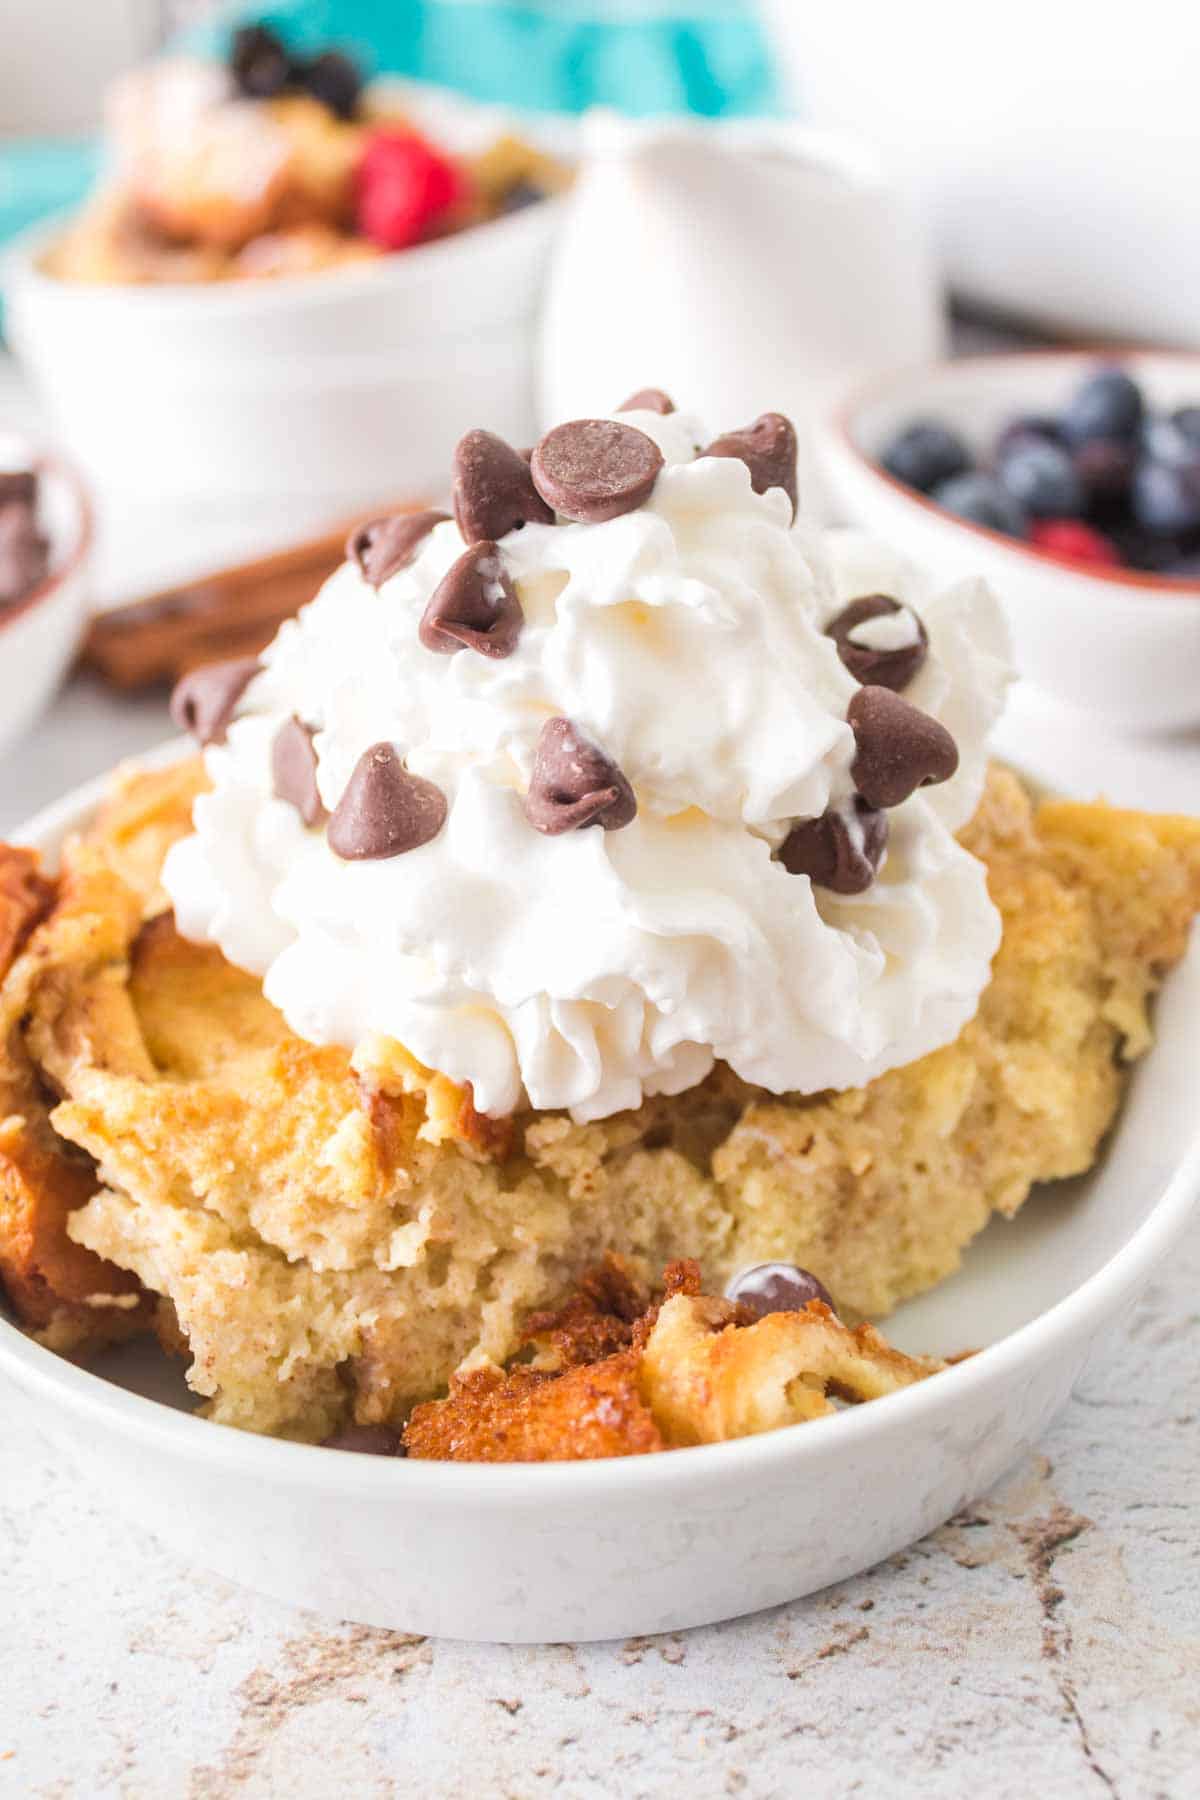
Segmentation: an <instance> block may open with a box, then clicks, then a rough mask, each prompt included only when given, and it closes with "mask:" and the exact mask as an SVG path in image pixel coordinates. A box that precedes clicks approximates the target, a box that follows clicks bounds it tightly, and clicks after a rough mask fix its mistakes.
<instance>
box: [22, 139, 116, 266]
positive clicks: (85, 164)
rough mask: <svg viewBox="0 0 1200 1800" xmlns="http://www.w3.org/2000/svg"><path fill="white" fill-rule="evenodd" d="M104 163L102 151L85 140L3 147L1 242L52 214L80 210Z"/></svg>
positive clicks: (29, 141)
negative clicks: (100, 152) (75, 207)
mask: <svg viewBox="0 0 1200 1800" xmlns="http://www.w3.org/2000/svg"><path fill="white" fill-rule="evenodd" d="M99 160H100V159H99V154H98V150H97V146H96V145H95V144H92V143H88V142H86V141H83V140H78V141H71V140H66V139H47V138H19V139H17V140H15V141H14V142H12V143H7V144H6V143H0V242H3V240H4V239H5V238H10V237H14V236H15V235H16V233H17V232H18V231H24V229H25V227H26V226H27V225H33V224H35V223H36V222H37V220H38V219H41V218H45V217H46V216H47V215H48V214H50V213H54V212H66V211H68V210H69V209H70V208H71V207H73V206H78V204H79V202H80V201H81V200H82V199H83V196H84V195H85V194H86V193H87V191H88V189H89V188H90V187H91V185H92V183H93V181H94V180H95V179H96V170H97V167H98V165H99Z"/></svg>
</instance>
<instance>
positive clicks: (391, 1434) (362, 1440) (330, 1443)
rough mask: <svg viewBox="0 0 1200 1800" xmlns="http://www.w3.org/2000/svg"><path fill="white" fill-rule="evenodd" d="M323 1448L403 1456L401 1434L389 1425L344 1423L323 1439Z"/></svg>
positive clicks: (364, 1453)
mask: <svg viewBox="0 0 1200 1800" xmlns="http://www.w3.org/2000/svg"><path fill="white" fill-rule="evenodd" d="M321 1448H322V1449H323V1450H354V1451H356V1452H357V1453H358V1455H359V1456H401V1455H403V1451H402V1450H401V1448H400V1434H399V1432H396V1431H392V1430H391V1429H390V1427H388V1426H387V1425H343V1426H342V1428H341V1430H340V1431H335V1432H334V1433H333V1435H332V1436H331V1437H327V1438H322V1439H321Z"/></svg>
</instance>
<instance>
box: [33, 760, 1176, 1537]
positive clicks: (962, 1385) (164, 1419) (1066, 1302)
mask: <svg viewBox="0 0 1200 1800" xmlns="http://www.w3.org/2000/svg"><path fill="white" fill-rule="evenodd" d="M191 748H192V747H191V746H190V744H186V743H185V741H183V740H180V739H178V738H176V739H172V740H170V741H169V742H168V743H165V744H162V745H160V746H158V747H157V748H155V749H153V750H151V751H149V752H146V753H144V754H143V755H141V756H140V757H138V758H136V759H131V760H134V761H136V762H137V763H138V764H139V765H142V766H150V767H161V766H164V765H166V764H168V763H170V762H173V761H175V760H178V759H179V757H180V756H181V754H183V753H184V751H185V749H186V750H187V751H190V750H191ZM111 775H112V771H109V772H108V773H106V774H104V775H101V776H98V777H96V778H94V779H93V780H91V781H88V782H86V783H84V784H83V785H82V786H80V787H78V788H75V789H73V790H72V791H71V792H70V793H68V794H67V795H65V796H64V797H63V798H62V799H60V800H58V801H56V802H54V803H53V804H51V805H50V806H48V807H46V808H43V809H42V810H41V811H40V812H39V813H37V814H36V815H35V816H34V817H33V818H32V819H30V820H28V821H27V822H26V823H25V824H24V825H22V826H20V827H18V828H17V830H16V832H15V833H14V838H13V841H14V842H26V843H31V844H32V845H33V846H34V847H35V848H45V847H46V845H47V844H51V845H55V846H57V842H58V840H60V839H61V838H62V837H64V836H65V835H66V833H67V832H69V831H71V830H72V829H75V828H76V827H78V826H79V825H81V824H82V823H83V822H84V821H85V820H86V819H87V818H88V817H89V816H90V814H91V813H93V812H94V811H95V809H96V807H97V806H98V804H99V803H100V801H101V799H102V797H103V795H104V794H105V792H106V791H107V789H108V785H109V782H110V780H111ZM1185 960H1187V961H1192V960H1196V961H1200V930H1197V929H1196V928H1195V927H1194V928H1193V932H1192V937H1191V943H1190V947H1189V950H1188V952H1187V954H1186V958H1185ZM1118 1129H1119V1125H1118ZM1193 1133H1194V1135H1193V1138H1192V1141H1191V1143H1190V1144H1189V1146H1188V1148H1187V1150H1186V1151H1185V1153H1184V1155H1183V1157H1182V1158H1181V1159H1180V1161H1179V1162H1178V1164H1177V1165H1176V1167H1175V1169H1174V1170H1173V1171H1172V1173H1171V1175H1170V1176H1169V1177H1168V1179H1167V1181H1166V1184H1165V1186H1164V1187H1163V1189H1162V1191H1161V1193H1160V1194H1159V1196H1158V1198H1157V1199H1156V1200H1155V1202H1154V1204H1153V1206H1152V1207H1151V1209H1150V1211H1149V1212H1148V1213H1147V1215H1146V1217H1145V1218H1144V1219H1143V1220H1142V1222H1141V1224H1140V1225H1139V1226H1138V1227H1137V1228H1136V1229H1135V1231H1134V1232H1133V1234H1132V1236H1131V1237H1129V1238H1128V1239H1127V1241H1126V1242H1125V1243H1124V1244H1123V1245H1121V1246H1120V1247H1119V1248H1118V1249H1117V1250H1115V1251H1114V1252H1113V1253H1112V1255H1111V1256H1109V1257H1108V1258H1107V1260H1106V1261H1105V1262H1104V1263H1102V1264H1101V1266H1100V1268H1099V1269H1097V1270H1095V1271H1094V1272H1093V1273H1092V1274H1091V1275H1089V1276H1088V1277H1087V1278H1086V1279H1085V1280H1084V1281H1082V1282H1081V1283H1080V1284H1079V1286H1078V1287H1075V1288H1073V1289H1072V1290H1071V1291H1070V1292H1069V1293H1067V1294H1064V1295H1063V1296H1062V1298H1061V1299H1059V1300H1056V1301H1055V1302H1054V1304H1053V1305H1052V1306H1050V1307H1048V1308H1047V1309H1046V1311H1045V1312H1042V1313H1039V1314H1037V1316H1036V1317H1034V1318H1032V1319H1030V1320H1028V1321H1027V1323H1026V1324H1024V1325H1021V1326H1018V1327H1017V1329H1016V1330H1015V1331H1011V1332H1008V1333H1007V1334H1006V1335H1005V1336H1004V1337H1001V1338H999V1339H997V1340H996V1342H995V1343H993V1344H989V1345H987V1346H985V1347H984V1348H983V1349H981V1350H979V1351H977V1352H975V1353H974V1354H973V1355H971V1356H968V1357H966V1358H965V1359H964V1360H963V1361H961V1362H957V1363H952V1364H951V1365H950V1366H949V1367H947V1368H945V1369H943V1370H941V1371H939V1373H938V1374H937V1375H936V1376H934V1377H933V1378H931V1379H930V1380H927V1381H920V1382H917V1383H915V1384H914V1385H913V1386H912V1387H908V1388H903V1389H901V1390H900V1391H899V1392H898V1393H894V1394H888V1395H884V1396H883V1397H882V1398H880V1399H877V1400H872V1401H870V1402H869V1403H868V1404H865V1405H862V1406H857V1407H851V1408H847V1409H846V1410H844V1411H842V1412H839V1413H835V1414H832V1415H830V1416H828V1417H825V1418H821V1419H813V1420H808V1421H805V1422H802V1423H800V1424H796V1425H785V1426H781V1427H779V1428H777V1429H776V1430H774V1431H766V1432H762V1433H759V1434H758V1435H756V1436H753V1437H746V1438H736V1439H732V1440H729V1441H727V1442H724V1443H718V1444H698V1445H692V1446H688V1447H686V1448H683V1449H678V1450H672V1451H670V1452H667V1453H659V1454H652V1455H646V1456H628V1457H601V1458H596V1459H595V1460H592V1461H587V1462H561V1463H456V1462H435V1461H425V1460H417V1459H414V1460H411V1461H410V1460H408V1459H406V1458H390V1457H373V1456H354V1455H348V1454H342V1455H329V1454H324V1453H323V1450H322V1446H320V1445H314V1444H301V1443H293V1442H289V1441H286V1440H283V1439H279V1438H269V1437H263V1436H260V1435H258V1434H256V1433H252V1432H246V1431H241V1430H238V1429H237V1428H235V1427H233V1426H227V1425H218V1424H216V1423H215V1422H214V1421H212V1420H209V1419H202V1418H199V1417H197V1416H195V1415H194V1414H191V1413H184V1412H180V1411H178V1410H176V1409H174V1408H172V1407H169V1406H166V1405H164V1404H162V1403H161V1402H159V1401H156V1400H151V1399H148V1398H147V1397H145V1396H143V1395H141V1394H135V1393H130V1392H129V1391H128V1390H127V1389H125V1388H122V1387H119V1386H118V1385H117V1384H116V1383H115V1382H112V1381H109V1380H107V1379H106V1378H105V1377H104V1376H103V1375H98V1374H95V1373H93V1372H92V1371H91V1370H90V1369H87V1368H84V1367H81V1366H79V1365H78V1364H76V1363H74V1362H72V1361H70V1360H69V1359H68V1358H67V1357H65V1356H62V1355H59V1354H58V1353H57V1352H55V1351H53V1350H50V1349H47V1348H46V1347H45V1346H44V1345H41V1344H38V1343H35V1342H34V1340H33V1339H32V1338H30V1337H27V1336H26V1335H25V1334H24V1332H22V1331H21V1330H20V1329H19V1328H18V1327H17V1326H16V1325H14V1324H12V1323H10V1322H9V1320H8V1319H7V1318H6V1317H4V1316H3V1314H2V1313H0V1375H8V1376H10V1377H12V1378H13V1379H14V1380H15V1381H16V1384H17V1386H18V1387H19V1388H20V1389H21V1390H22V1391H23V1392H25V1393H29V1392H31V1391H32V1390H36V1392H37V1395H38V1398H39V1399H40V1400H42V1401H45V1402H48V1403H49V1404H51V1405H56V1404H61V1405H65V1407H66V1409H67V1410H68V1411H69V1412H71V1413H72V1414H74V1415H75V1416H76V1417H78V1418H82V1419H84V1420H86V1421H87V1422H88V1423H90V1424H91V1425H92V1426H93V1427H95V1428H97V1429H102V1430H116V1431H118V1432H120V1433H121V1434H122V1435H123V1436H125V1437H126V1438H127V1439H132V1440H134V1441H135V1442H136V1443H138V1444H139V1445H141V1446H142V1447H144V1448H147V1449H154V1448H162V1449H165V1450H167V1451H169V1452H173V1453H175V1454H178V1455H187V1454H189V1453H193V1454H195V1455H196V1456H197V1457H198V1458H200V1459H201V1460H203V1462H204V1463H205V1464H206V1466H207V1467H209V1468H214V1469H219V1470H220V1471H221V1473H223V1474H226V1475H229V1474H232V1475H240V1476H249V1477H253V1478H256V1479H258V1480H261V1481H264V1482H275V1483H283V1482H298V1483H299V1484H300V1485H302V1486H303V1487H305V1488H308V1489H316V1490H324V1491H326V1492H328V1491H330V1490H334V1491H339V1492H346V1493H347V1494H348V1495H349V1496H350V1497H354V1498H365V1499H372V1498H374V1499H377V1500H378V1499H386V1498H389V1497H390V1496H391V1494H392V1493H393V1492H394V1489H392V1488H390V1487H389V1485H388V1484H389V1483H395V1482H398V1481H404V1482H407V1483H413V1482H415V1483H417V1484H418V1485H417V1487H416V1490H415V1492H412V1493H410V1492H406V1494H405V1498H406V1500H407V1499H409V1498H412V1499H416V1500H420V1499H421V1498H422V1497H424V1498H427V1499H429V1500H431V1501H439V1502H443V1503H448V1504H467V1503H471V1504H473V1503H476V1502H484V1503H487V1502H493V1503H496V1504H504V1505H509V1506H511V1505H526V1506H540V1505H542V1504H543V1503H545V1502H547V1501H550V1500H555V1501H571V1500H581V1501H582V1500H587V1501H589V1502H590V1501H593V1500H595V1499H596V1498H597V1497H603V1496H605V1495H608V1496H609V1497H612V1498H617V1497H620V1498H625V1499H628V1498H633V1497H636V1496H637V1495H638V1494H640V1493H642V1492H643V1491H644V1490H645V1489H647V1488H649V1489H658V1488H661V1487H665V1488H666V1489H667V1490H674V1489H676V1488H680V1487H689V1486H690V1485H691V1484H692V1483H693V1482H695V1481H702V1480H708V1481H713V1482H719V1481H737V1480H744V1479H745V1478H746V1477H747V1476H750V1475H753V1474H754V1473H756V1472H758V1471H761V1470H764V1469H766V1468H769V1467H773V1466H774V1465H776V1464H777V1463H778V1462H779V1461H780V1460H781V1459H782V1460H784V1461H787V1460H789V1459H791V1458H793V1457H804V1456H805V1455H808V1456H809V1457H810V1458H818V1457H820V1456H821V1455H823V1454H825V1453H826V1452H828V1453H833V1452H836V1451H837V1450H838V1449H839V1448H853V1445H854V1443H855V1442H856V1440H857V1439H859V1438H860V1437H861V1436H862V1435H863V1434H864V1433H868V1434H869V1433H871V1432H885V1431H888V1430H891V1431H892V1432H893V1433H895V1432H907V1431H908V1430H909V1429H910V1428H917V1427H919V1426H920V1425H921V1424H922V1423H923V1422H928V1419H929V1415H930V1414H931V1413H936V1411H937V1410H938V1409H939V1408H940V1407H941V1406H942V1405H943V1404H947V1405H949V1404H951V1403H952V1402H953V1401H955V1400H966V1399H968V1398H969V1397H970V1396H975V1397H976V1398H977V1399H983V1398H985V1397H986V1395H987V1394H988V1393H989V1392H990V1391H992V1390H993V1389H996V1388H998V1387H1001V1386H1004V1385H1007V1384H1008V1383H1009V1382H1011V1381H1012V1380H1014V1379H1016V1378H1017V1377H1018V1376H1019V1374H1020V1372H1021V1371H1022V1370H1023V1369H1025V1368H1027V1367H1028V1366H1029V1365H1031V1364H1033V1363H1037V1362H1042V1361H1046V1360H1049V1359H1050V1358H1051V1357H1052V1356H1053V1354H1054V1352H1055V1348H1056V1346H1057V1345H1058V1343H1059V1342H1060V1340H1063V1339H1070V1338H1074V1337H1078V1336H1079V1335H1081V1334H1091V1333H1094V1332H1095V1331H1097V1330H1098V1329H1099V1328H1100V1327H1101V1326H1102V1325H1103V1324H1104V1323H1105V1321H1106V1320H1107V1319H1109V1318H1111V1316H1112V1315H1113V1314H1114V1313H1115V1312H1116V1311H1117V1310H1118V1308H1119V1307H1120V1306H1121V1304H1122V1302H1123V1301H1124V1300H1126V1299H1127V1298H1129V1297H1131V1296H1132V1294H1133V1293H1134V1292H1135V1291H1136V1290H1138V1289H1139V1287H1140V1286H1141V1284H1142V1283H1143V1282H1144V1281H1145V1280H1146V1279H1147V1278H1148V1277H1149V1274H1150V1272H1151V1271H1152V1269H1153V1267H1154V1265H1155V1263H1156V1262H1157V1261H1158V1260H1159V1258H1160V1257H1161V1256H1162V1255H1163V1254H1164V1253H1165V1252H1166V1250H1167V1248H1168V1247H1169V1245H1170V1244H1171V1242H1172V1241H1173V1240H1174V1239H1175V1238H1176V1237H1177V1236H1178V1234H1179V1233H1180V1232H1181V1231H1182V1229H1183V1227H1184V1225H1185V1224H1186V1222H1187V1220H1188V1217H1189V1215H1190V1214H1191V1212H1192V1211H1193V1209H1194V1207H1195V1205H1196V1202H1197V1200H1200V1115H1197V1117H1196V1119H1195V1122H1194V1125H1193ZM942 1397H944V1400H943V1398H942Z"/></svg>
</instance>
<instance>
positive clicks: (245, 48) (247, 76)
mask: <svg viewBox="0 0 1200 1800" xmlns="http://www.w3.org/2000/svg"><path fill="white" fill-rule="evenodd" d="M229 67H230V70H231V72H232V74H233V79H234V81H235V82H236V83H237V86H238V88H239V89H240V91H241V92H242V93H243V94H245V95H247V97H248V98H249V99H251V100H270V99H273V98H274V96H275V95H276V94H282V92H283V90H284V89H285V88H286V87H288V86H289V85H290V83H291V80H292V59H291V57H290V56H289V55H288V52H287V48H286V46H285V44H284V43H283V40H282V39H281V38H278V37H276V35H275V33H274V32H273V31H269V30H268V29H267V27H266V26H265V25H243V26H241V27H240V28H239V29H238V30H237V31H235V32H234V34H233V42H232V44H231V46H230V51H229Z"/></svg>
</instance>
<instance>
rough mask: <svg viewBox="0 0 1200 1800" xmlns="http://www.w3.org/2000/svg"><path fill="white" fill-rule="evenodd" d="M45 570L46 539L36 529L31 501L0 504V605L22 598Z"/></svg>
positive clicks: (9, 603)
mask: <svg viewBox="0 0 1200 1800" xmlns="http://www.w3.org/2000/svg"><path fill="white" fill-rule="evenodd" d="M49 571H50V539H49V538H48V537H46V536H45V535H44V534H43V533H42V532H40V531H39V530H38V524H37V515H36V513H35V511H34V509H33V507H32V505H30V504H28V503H27V502H26V501H24V500H10V501H8V503H7V504H6V505H5V504H0V606H11V605H12V604H13V603H14V602H15V601H17V600H23V599H24V598H25V596H26V594H29V593H32V591H33V589H34V588H35V587H37V586H38V585H39V583H41V582H43V581H44V580H45V579H46V576H47V574H48V573H49Z"/></svg>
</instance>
